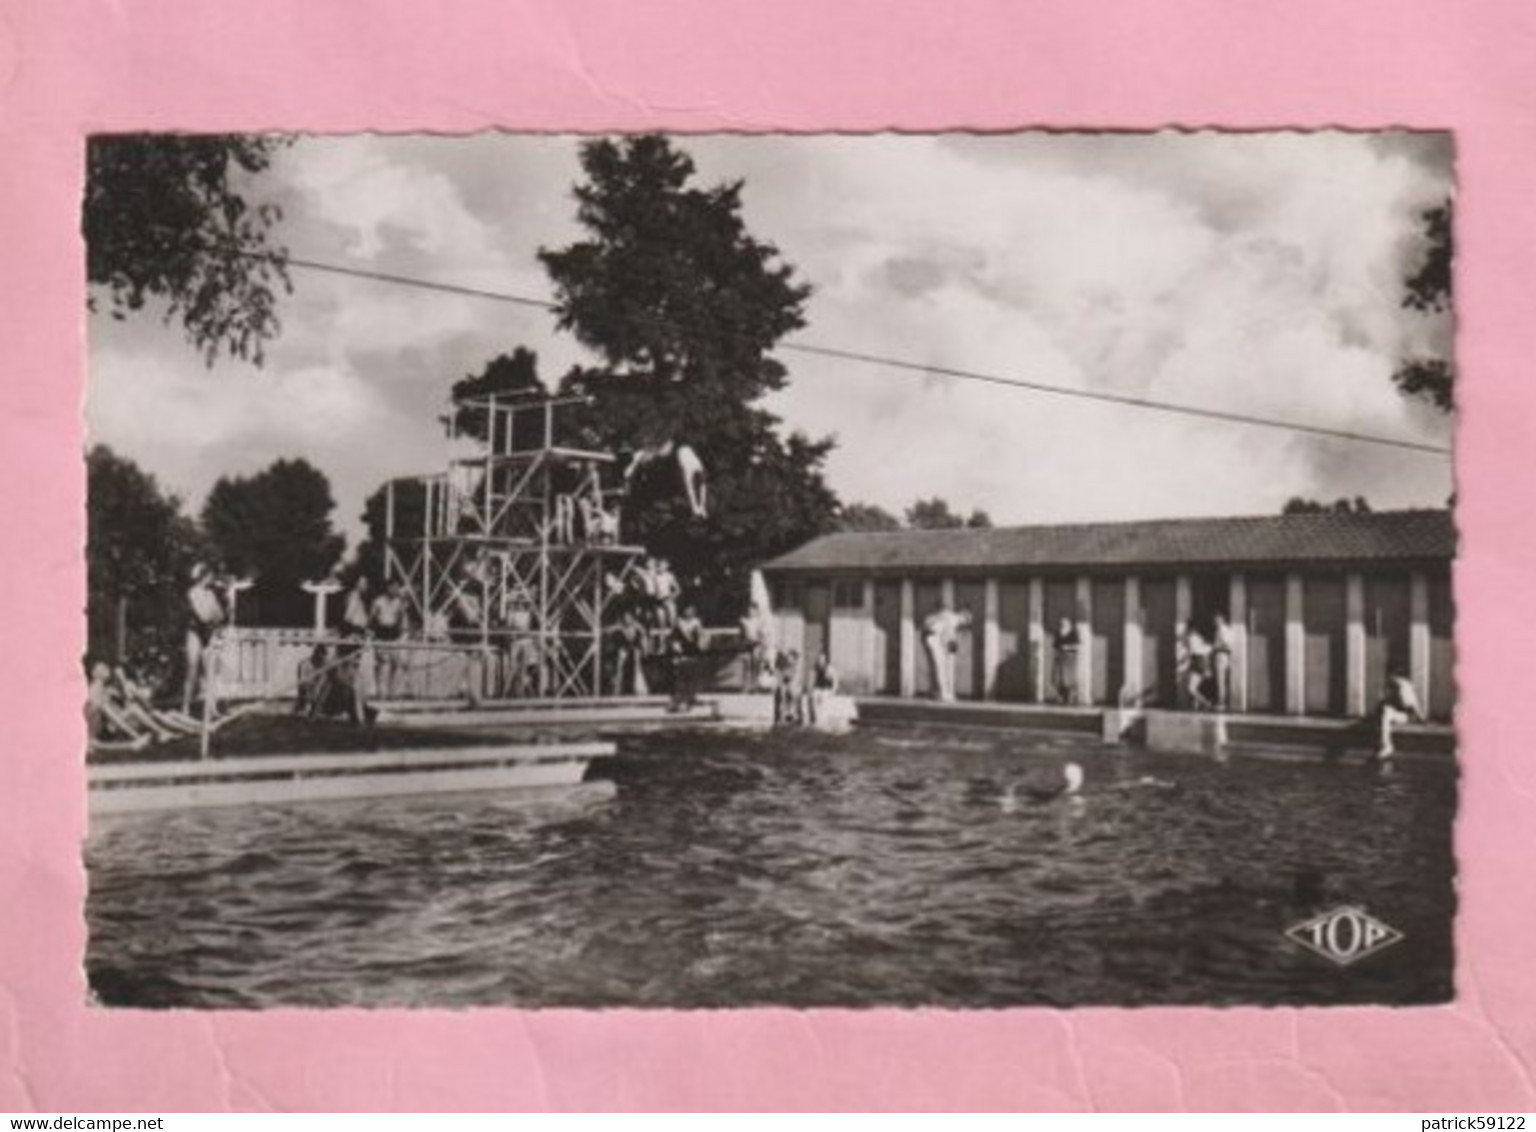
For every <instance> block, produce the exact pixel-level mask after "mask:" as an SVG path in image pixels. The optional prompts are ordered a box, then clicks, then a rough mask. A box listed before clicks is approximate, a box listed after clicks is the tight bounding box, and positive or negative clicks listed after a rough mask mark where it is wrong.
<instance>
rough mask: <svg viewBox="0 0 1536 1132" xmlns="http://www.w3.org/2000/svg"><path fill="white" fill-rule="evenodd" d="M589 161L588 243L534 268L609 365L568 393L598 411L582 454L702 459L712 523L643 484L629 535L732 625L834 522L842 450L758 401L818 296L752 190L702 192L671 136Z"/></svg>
mask: <svg viewBox="0 0 1536 1132" xmlns="http://www.w3.org/2000/svg"><path fill="white" fill-rule="evenodd" d="M581 164H582V169H583V170H584V172H585V174H586V179H585V181H584V182H582V183H581V184H579V185H577V186H576V189H575V196H576V201H577V219H578V220H579V221H580V223H581V226H582V227H583V228H584V229H585V230H586V234H587V235H586V238H585V239H583V240H580V241H578V242H576V243H574V244H571V245H570V246H568V247H565V248H561V249H558V250H551V249H544V250H542V251H541V252H540V253H539V256H540V259H541V260H542V261H543V263H544V265H545V267H546V269H547V270H548V271H549V274H550V277H551V279H552V280H553V282H554V285H555V292H556V296H557V309H558V317H559V325H560V326H561V328H562V329H565V330H568V331H570V332H572V333H573V334H575V336H576V337H577V338H578V339H579V340H580V341H581V342H582V343H583V344H584V345H585V346H587V347H589V348H590V349H591V350H592V351H593V352H594V353H595V354H596V355H597V356H598V358H599V359H600V361H599V364H597V365H592V366H578V367H576V368H574V369H573V370H572V371H571V372H570V373H569V374H568V375H567V376H566V377H565V379H564V380H563V382H562V384H561V388H562V390H563V391H564V392H567V393H573V394H577V395H581V396H585V397H588V398H590V399H591V405H590V408H589V409H587V410H585V411H583V412H581V413H579V414H576V419H577V424H578V426H579V427H580V429H581V432H582V436H581V437H580V441H581V442H582V443H584V444H587V445H594V446H600V447H602V448H606V449H611V450H616V451H618V452H620V453H632V452H635V451H637V450H638V449H640V448H642V447H645V446H649V445H655V444H658V443H662V442H665V441H668V440H673V441H677V442H679V443H686V444H688V445H690V446H691V447H692V448H693V449H694V450H695V451H696V452H697V453H698V454H699V456H700V458H701V459H702V460H703V462H704V464H705V466H706V468H707V469H708V473H709V516H708V518H707V519H697V518H694V517H693V516H692V515H691V513H690V512H689V511H688V510H687V508H686V507H685V506H684V504H683V501H682V500H681V499H680V498H679V497H678V494H677V493H676V492H675V491H669V490H667V486H666V484H665V478H664V477H657V478H656V479H654V480H653V481H652V482H650V483H646V482H637V483H636V485H635V486H636V490H635V491H634V492H633V493H632V496H631V498H630V500H629V501H628V503H627V504H626V508H625V514H624V526H625V537H626V540H630V539H639V540H641V541H643V542H644V544H645V545H646V546H647V547H648V548H649V549H651V550H652V551H653V552H655V553H659V554H662V555H665V556H666V557H667V558H669V559H670V560H671V561H672V562H673V565H674V567H675V568H676V569H677V570H678V572H679V574H680V575H681V576H682V577H683V579H684V581H685V583H687V582H696V583H697V584H698V586H699V589H700V592H701V596H703V597H704V598H705V602H704V604H705V606H706V612H707V613H710V614H713V615H714V616H716V617H723V616H728V615H730V614H731V613H732V612H733V611H734V610H735V609H737V608H739V607H740V606H741V605H742V604H743V603H744V602H745V600H746V574H747V572H748V571H749V570H750V568H751V567H752V566H754V565H756V564H757V563H759V562H761V561H762V560H764V559H766V558H770V557H772V556H774V555H776V554H779V553H781V552H783V551H785V550H787V549H789V548H790V547H793V546H795V545H797V544H799V543H801V542H803V541H805V540H806V539H808V538H810V537H812V536H813V535H816V534H819V533H822V532H824V531H826V530H830V529H831V528H832V527H833V526H834V524H835V517H836V507H837V500H836V497H835V496H834V495H833V494H832V492H831V490H830V489H829V488H828V487H827V485H826V483H825V480H824V478H823V473H822V466H823V463H824V461H825V459H826V456H827V453H828V452H829V451H830V450H831V447H832V442H831V441H830V440H812V439H810V438H808V437H805V436H803V435H798V434H797V435H791V436H787V437H786V436H784V435H783V434H782V430H781V427H780V421H779V420H778V418H777V417H775V416H774V415H773V414H771V413H769V412H768V411H766V410H765V409H763V408H762V407H761V404H760V402H761V400H762V398H763V397H764V396H765V395H766V394H768V393H770V392H772V391H774V390H776V389H781V388H783V386H784V384H785V381H786V378H787V373H786V370H785V368H784V366H783V365H782V364H781V363H780V362H779V361H778V360H777V359H776V358H775V357H773V354H772V351H773V348H774V346H775V345H776V344H777V343H778V342H779V340H780V339H781V338H783V337H784V335H786V334H788V333H790V332H791V331H793V330H796V329H798V328H799V327H801V326H802V325H804V307H805V300H806V298H807V297H808V296H809V294H810V289H809V288H808V287H807V286H805V285H804V284H801V283H799V282H797V281H796V279H795V276H794V271H793V269H792V268H791V267H790V266H789V265H788V264H786V263H784V262H783V261H782V260H781V259H780V257H779V253H778V250H777V249H776V248H775V247H774V246H773V245H772V244H769V243H765V242H763V241H761V240H758V239H756V238H755V237H754V236H752V235H751V233H749V232H748V231H747V228H746V225H745V223H744V222H743V220H742V216H741V208H742V202H741V191H742V182H740V181H732V182H728V183H726V184H721V185H715V186H711V187H701V186H699V185H697V184H696V183H695V182H694V173H695V168H694V164H693V161H692V160H691V159H690V158H689V157H688V156H687V154H685V153H683V152H682V151H680V150H679V149H677V148H676V147H675V146H674V145H673V144H672V143H671V142H670V141H668V140H667V139H665V138H662V137H657V136H645V137H633V138H626V139H623V140H618V141H614V140H598V141H592V142H589V143H587V144H586V145H584V146H583V147H582V152H581Z"/></svg>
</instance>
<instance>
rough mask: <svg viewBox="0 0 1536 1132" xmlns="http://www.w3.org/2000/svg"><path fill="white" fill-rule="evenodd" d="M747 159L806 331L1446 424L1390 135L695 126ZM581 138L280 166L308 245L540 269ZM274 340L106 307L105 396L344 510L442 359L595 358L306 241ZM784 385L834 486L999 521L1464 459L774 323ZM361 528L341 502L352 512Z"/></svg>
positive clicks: (1324, 488)
mask: <svg viewBox="0 0 1536 1132" xmlns="http://www.w3.org/2000/svg"><path fill="white" fill-rule="evenodd" d="M680 144H681V145H682V146H683V147H684V148H685V149H687V150H688V151H689V152H691V153H693V154H694V155H695V157H696V158H697V160H698V163H699V166H700V170H701V174H702V176H703V177H704V179H706V180H709V181H714V180H719V179H724V178H734V177H742V178H745V181H746V188H745V191H744V201H745V206H746V212H747V219H748V223H749V226H750V227H751V229H752V230H753V232H754V234H756V235H758V236H759V237H760V238H763V239H766V240H769V241H771V242H773V243H775V244H777V245H778V246H779V247H780V249H781V250H782V252H783V254H784V256H785V258H786V259H787V260H788V261H789V262H791V263H792V264H794V265H795V267H796V268H797V270H798V271H799V273H800V274H801V276H802V277H803V278H805V279H807V280H808V281H810V282H811V283H812V284H814V286H815V288H816V291H815V294H814V295H813V297H812V299H811V300H810V303H809V305H808V308H807V311H808V317H809V326H808V328H807V330H806V331H805V332H804V334H803V335H801V336H800V337H801V340H803V341H807V342H815V343H820V344H824V345H830V346H835V347H840V348H845V349H853V350H862V351H867V352H872V353H880V354H887V355H892V356H897V357H902V358H907V359H911V360H913V361H916V362H918V363H921V364H925V365H932V366H945V367H955V368H961V369H972V370H977V371H982V372H986V373H995V374H998V375H1002V376H1010V377H1018V378H1024V379H1028V380H1032V381H1042V382H1047V383H1051V384H1056V385H1061V386H1064V387H1069V388H1077V389H1084V390H1102V391H1108V392H1113V393H1118V394H1124V395H1131V396H1149V397H1156V398H1159V399H1165V400H1170V401H1175V402H1179V403H1185V404H1192V405H1204V406H1212V407H1218V408H1227V409H1231V410H1233V411H1236V412H1241V413H1256V414H1259V415H1267V416H1275V417H1282V418H1286V419H1294V420H1302V421H1312V422H1316V423H1319V424H1322V425H1325V426H1327V427H1332V428H1344V429H1356V430H1360V431H1367V432H1374V433H1384V434H1392V435H1407V436H1419V437H1427V438H1432V439H1435V440H1444V439H1445V438H1446V437H1447V435H1448V421H1446V420H1445V419H1444V418H1441V417H1438V416H1437V415H1435V414H1434V413H1433V412H1429V411H1425V410H1423V409H1422V408H1416V407H1415V406H1414V405H1412V404H1411V403H1409V402H1407V401H1405V400H1404V399H1403V398H1402V397H1401V396H1400V395H1399V394H1398V393H1397V392H1396V391H1395V389H1393V387H1392V386H1391V383H1390V380H1389V376H1390V373H1391V371H1392V368H1393V366H1394V364H1395V360H1396V358H1397V357H1398V356H1399V355H1400V354H1401V353H1402V352H1403V351H1404V350H1406V349H1409V348H1411V347H1414V346H1415V345H1417V344H1421V343H1423V342H1425V341H1430V340H1432V339H1433V337H1434V335H1435V334H1437V333H1443V326H1441V327H1436V326H1432V325H1431V321H1432V320H1426V319H1423V318H1421V317H1419V316H1416V315H1413V314H1411V313H1409V312H1405V311H1403V310H1402V308H1401V305H1400V302H1399V297H1400V296H1399V290H1400V287H1401V280H1402V277H1403V274H1404V257H1405V255H1407V254H1408V253H1409V252H1410V251H1411V250H1412V248H1413V246H1414V235H1415V230H1416V225H1415V220H1414V217H1415V214H1416V213H1417V212H1418V211H1419V210H1420V209H1422V208H1424V207H1426V206H1428V205H1430V204H1433V203H1435V202H1436V201H1437V200H1438V199H1440V198H1441V197H1442V196H1443V195H1444V193H1445V192H1446V191H1447V189H1448V183H1449V171H1448V168H1447V167H1446V163H1445V161H1444V160H1443V155H1439V154H1437V153H1436V152H1435V145H1434V144H1433V143H1430V142H1424V141H1421V140H1419V139H1414V138H1409V137H1405V136H1399V137H1394V138H1385V139H1384V138H1380V137H1372V136H1367V135H1350V134H1320V135H1319V134H1313V135H1300V134H1266V135H1215V134H1204V135H1183V134H1165V135H1155V136H1153V135H1102V136H1088V135H1076V136H1074V135H1044V134H1032V135H1020V136H1015V137H968V136H957V137H945V138H931V137H905V136H896V135H881V136H872V137H854V138H849V137H812V138H795V137H772V138H751V137H743V136H722V137H713V138H688V139H684V140H683V141H682V142H681V143H680ZM577 174H578V167H577V163H576V142H575V140H574V139H570V138H551V137H508V136H502V135H480V136H476V137H473V138H462V139H445V138H429V137H410V138H390V137H376V136H367V137H355V138H339V139H323V138H311V139H305V140H303V141H301V142H300V143H298V144H297V145H295V146H294V147H292V148H291V149H290V150H288V151H287V152H286V153H285V154H284V155H283V157H282V159H281V161H280V162H279V163H278V165H277V167H276V168H275V170H274V172H273V174H272V175H271V179H270V182H269V183H268V187H269V188H271V189H273V190H274V191H275V192H276V194H277V196H278V197H279V199H280V200H281V202H282V203H283V204H284V206H285V209H286V213H287V220H286V222H285V229H284V239H285V242H286V243H287V244H288V245H289V246H290V247H291V248H292V249H293V250H294V252H295V253H296V254H299V255H302V256H305V257H308V258H313V259H319V260H343V261H348V262H354V263H359V264H361V265H362V266H365V267H369V268H370V269H373V270H380V271H386V272H391V273H398V274H405V275H417V276H422V277H428V278H433V279H440V280H445V281H450V282H454V283H458V284H461V285H467V286H474V287H483V288H487V289H491V290H498V291H510V292H514V293H517V294H523V295H528V296H530V297H544V296H547V295H548V294H549V283H548V280H547V278H546V276H545V275H544V272H543V270H542V268H541V267H540V265H539V264H538V262H537V251H538V249H539V248H540V247H541V246H559V245H561V244H563V243H566V242H568V241H569V240H571V239H572V238H575V236H576V235H577V232H578V229H577V228H576V227H575V224H574V220H573V213H574V205H573V202H572V200H571V198H570V195H569V189H570V186H571V184H572V182H573V180H574V179H575V178H576V176H577ZM295 283H296V286H297V287H298V293H297V294H296V295H295V296H294V298H293V299H292V300H291V301H290V302H288V303H287V304H285V306H284V308H283V311H282V314H283V319H284V324H285V333H284V337H283V339H282V340H281V341H280V342H278V343H277V344H276V346H275V348H274V349H273V350H272V352H271V361H270V363H269V365H268V367H267V368H266V369H265V370H263V371H259V372H258V371H254V370H251V369H249V368H248V367H242V366H236V365H230V364H220V365H219V366H217V367H215V369H214V370H212V371H211V372H210V371H208V370H206V369H204V367H203V366H202V364H201V362H200V361H199V360H198V359H197V358H196V357H195V356H194V355H192V354H191V353H190V351H189V350H188V349H187V348H186V347H185V346H184V344H183V343H182V342H181V341H180V339H179V336H178V334H177V332H176V331H175V330H174V328H169V329H168V328H162V327H161V326H159V325H158V324H157V323H155V322H154V321H153V320H150V319H144V320H138V321H134V322H131V323H128V324H122V325H118V324H113V323H110V322H108V321H107V320H105V319H97V320H93V325H92V385H91V406H90V411H91V426H92V432H93V436H95V437H97V438H99V439H102V440H105V441H107V442H109V443H112V444H113V445H114V446H116V447H119V448H120V449H122V450H123V451H124V452H125V453H126V454H128V455H130V456H132V457H133V458H135V459H137V460H139V461H140V462H141V463H143V464H145V465H146V466H147V467H149V469H150V470H152V471H154V472H156V473H157V474H159V475H160V476H161V477H162V479H164V480H166V481H167V482H168V483H170V484H171V485H172V486H173V487H175V488H176V489H178V490H180V491H182V492H183V493H184V494H186V495H188V496H189V497H191V498H192V499H193V500H194V501H196V500H197V499H198V498H199V497H200V495H201V493H202V492H203V491H206V489H207V487H208V485H209V484H211V483H212V481H213V480H214V479H215V478H216V477H217V476H218V475H219V474H224V473H227V472H245V471H251V470H255V469H256V468H259V467H261V466H263V465H264V464H265V463H267V462H269V461H270V460H272V459H275V458H277V457H279V456H293V455H303V456H305V457H306V458H309V459H311V460H312V461H313V462H314V463H316V464H317V465H318V466H319V467H321V468H322V469H323V470H325V471H326V472H327V474H328V475H330V476H331V478H332V481H333V484H334V486H335V489H336V494H337V496H338V500H339V502H340V509H339V518H340V519H341V520H342V521H343V522H344V523H348V524H354V523H355V516H356V515H357V513H358V511H359V510H360V508H361V503H362V499H363V496H364V495H365V494H366V493H367V492H368V491H370V490H371V489H372V488H373V487H374V486H376V485H377V483H378V482H380V481H381V480H382V479H383V478H385V477H386V476H391V475H401V474H407V473H410V472H413V471H421V470H427V469H430V468H431V467H432V465H433V462H434V461H435V460H437V459H438V458H439V456H440V452H441V436H440V433H439V431H438V429H437V426H436V424H435V421H434V419H433V418H434V416H435V415H436V412H437V411H438V410H439V408H440V405H441V401H442V398H443V396H444V395H445V393H446V390H447V387H448V384H449V383H450V382H451V381H452V380H454V379H456V378H458V377H460V376H462V375H464V374H466V373H469V372H472V371H476V370H478V369H479V368H481V367H482V366H483V365H484V364H485V362H486V361H488V360H489V359H490V358H491V357H493V356H494V355H496V354H497V353H501V352H505V351H508V350H510V349H511V348H512V347H514V346H516V345H520V344H524V345H528V346H531V347H533V348H534V349H536V350H537V351H538V352H539V354H540V358H541V370H542V372H543V373H544V375H545V376H546V378H547V379H551V380H553V379H555V378H557V377H558V376H559V374H560V373H562V372H563V371H564V370H565V369H566V368H568V367H569V366H570V365H571V364H573V363H574V362H575V361H577V360H578V359H581V358H582V357H583V356H584V355H583V352H582V350H581V349H580V347H578V346H577V345H576V344H575V343H574V342H573V341H572V340H571V338H570V337H569V336H567V335H558V334H556V333H555V332H554V330H553V327H552V323H551V320H550V318H549V317H548V316H547V315H545V314H543V313H541V312H539V311H536V310H530V309H527V308H521V307H516V306H508V305H504V304H498V303H493V302H487V301H484V300H476V299H470V298H466V297H461V296H451V295H443V294H433V293H431V292H427V291H422V290H418V289H408V288H400V287H395V286H390V285H387V284H382V283H370V282H365V281H362V280H358V279H348V278H337V277H333V276H325V275H317V274H314V273H310V272H299V271H296V272H295ZM785 360H786V361H788V362H789V364H790V366H791V371H792V375H793V380H792V384H791V386H790V387H789V388H788V389H787V390H786V391H784V392H783V393H781V394H779V395H776V396H775V397H774V398H773V401H772V407H773V408H774V409H775V410H776V411H778V412H780V413H781V414H782V415H783V416H784V417H785V419H786V422H787V424H788V425H790V426H791V427H797V428H803V429H804V430H806V431H808V432H811V433H813V434H824V433H828V432H834V433H836V434H837V435H838V438H839V441H840V446H839V448H838V450H837V451H836V452H835V453H834V455H833V457H832V458H831V461H830V464H829V467H830V475H831V479H832V482H833V485H834V487H835V488H836V489H837V490H838V491H839V492H840V493H841V494H842V495H843V497H844V498H847V499H867V500H870V501H873V502H878V503H881V504H883V505H885V506H887V507H890V508H892V509H900V508H901V507H904V506H905V505H907V504H908V503H910V502H911V501H912V500H913V499H915V498H917V497H918V496H929V495H934V494H938V495H942V496H946V497H948V498H949V499H950V500H951V501H952V502H953V503H954V504H955V505H957V506H960V507H965V508H969V507H972V506H979V507H983V508H985V509H987V510H989V511H991V512H992V514H993V515H994V517H995V518H997V519H999V520H1003V521H1031V520H1042V521H1043V520H1056V521H1059V520H1071V519H1076V518H1082V519H1087V518H1107V517H1132V516H1148V515H1164V514H1167V515H1176V514H1201V513H1203V514H1213V513H1234V512H1255V511H1258V512H1262V511H1268V510H1272V509H1274V508H1275V507H1277V506H1278V503H1279V502H1280V501H1281V500H1283V499H1284V498H1285V497H1286V496H1288V495H1293V494H1311V495H1321V496H1326V497H1329V498H1332V497H1335V496H1337V495H1344V494H1349V495H1353V494H1365V495H1368V496H1370V497H1371V498H1372V500H1373V501H1374V502H1377V503H1378V504H1379V505H1394V504H1395V505H1403V504H1408V503H1423V504H1437V503H1440V502H1442V501H1443V500H1444V498H1445V496H1446V495H1447V494H1448V493H1449V490H1450V477H1449V468H1448V466H1447V465H1445V464H1444V463H1439V462H1436V461H1435V460H1433V459H1426V458H1422V457H1416V456H1412V455H1407V454H1403V453H1398V452H1392V451H1390V450H1372V449H1366V448H1363V447H1360V446H1354V447H1348V446H1343V445H1338V444H1335V443H1334V442H1328V441H1322V440H1307V439H1303V438H1299V437H1298V436H1296V435H1294V434H1287V433H1282V432H1272V431H1267V430H1255V429H1248V428H1243V427H1239V426H1236V425H1218V424H1210V423H1201V422H1197V421H1192V420H1190V419H1188V418H1182V417H1173V416H1166V415H1162V414H1156V413H1150V412H1146V411H1139V410H1135V409H1128V408H1114V407H1109V406H1104V405H1096V404H1091V403H1084V402H1080V401H1071V400H1066V399H1063V398H1059V397H1052V396H1047V395H1044V394H1039V393H1025V392H1020V391H1012V390H1007V389H1001V388H997V387H995V386H989V385H984V384H979V383H975V382H964V381H956V380H950V379H939V378H934V377H926V378H925V377H922V376H920V375H915V374H903V373H899V372H896V371H892V370H887V369H880V368H876V367H871V366H866V365H862V364H858V363H853V362H847V361H830V360H826V359H817V358H808V357H805V356H803V355H798V354H786V355H785ZM354 529H355V528H354Z"/></svg>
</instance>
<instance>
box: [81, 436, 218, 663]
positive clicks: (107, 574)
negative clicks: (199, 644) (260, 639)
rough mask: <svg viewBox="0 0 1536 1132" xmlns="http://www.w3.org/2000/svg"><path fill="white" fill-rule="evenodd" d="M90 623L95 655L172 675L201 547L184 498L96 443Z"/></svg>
mask: <svg viewBox="0 0 1536 1132" xmlns="http://www.w3.org/2000/svg"><path fill="white" fill-rule="evenodd" d="M86 476H87V493H86V532H87V533H86V586H87V602H86V623H87V649H88V651H89V653H90V655H91V656H92V657H96V658H101V659H107V658H114V659H115V658H116V656H117V647H118V615H119V611H120V610H121V612H122V614H123V615H124V628H125V629H126V630H127V632H126V636H125V639H124V641H123V645H124V646H125V655H124V656H123V658H122V659H123V660H124V661H125V662H126V663H127V664H128V665H129V666H130V667H131V668H132V669H133V671H134V672H135V673H137V674H139V675H140V676H141V677H142V678H145V679H148V680H151V681H154V682H163V681H165V680H167V679H169V678H170V677H171V675H172V673H173V669H174V668H175V665H176V663H177V658H178V657H179V656H180V653H181V637H182V633H183V632H184V631H185V625H186V621H185V613H184V610H183V604H184V602H183V591H184V590H185V589H186V586H187V579H188V576H189V575H190V573H191V569H192V564H193V561H194V560H195V559H196V557H197V555H198V553H199V552H200V543H199V537H198V532H197V528H196V525H195V524H194V523H193V522H192V520H191V519H189V518H188V517H187V516H185V515H184V514H182V511H181V504H180V501H178V500H177V498H176V497H175V496H174V495H169V494H167V493H165V492H163V491H162V490H161V489H160V485H159V484H158V483H156V481H155V479H154V477H153V476H151V475H149V474H147V473H146V472H144V471H143V470H141V469H140V468H139V466H138V465H137V464H135V463H134V462H133V461H132V460H128V459H125V458H123V457H121V456H118V455H117V454H115V453H114V452H113V451H112V450H111V449H110V448H107V447H105V446H103V445H97V446H96V447H95V448H92V449H91V451H90V453H89V454H88V455H87V457H86Z"/></svg>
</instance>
